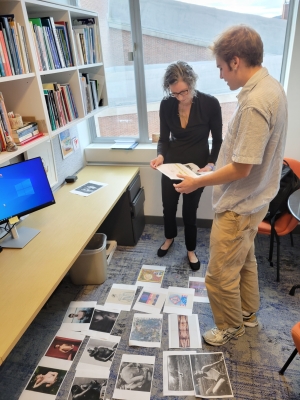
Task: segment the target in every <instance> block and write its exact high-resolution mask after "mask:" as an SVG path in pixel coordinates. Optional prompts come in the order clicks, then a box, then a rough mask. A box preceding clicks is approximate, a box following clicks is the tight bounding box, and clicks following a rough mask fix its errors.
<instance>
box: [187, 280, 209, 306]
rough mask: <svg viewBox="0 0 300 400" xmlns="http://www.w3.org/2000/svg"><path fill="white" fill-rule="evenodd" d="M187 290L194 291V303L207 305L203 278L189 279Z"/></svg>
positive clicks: (207, 300)
mask: <svg viewBox="0 0 300 400" xmlns="http://www.w3.org/2000/svg"><path fill="white" fill-rule="evenodd" d="M189 288H192V289H195V295H194V301H197V302H200V303H209V299H208V295H207V289H206V286H205V278H198V277H195V276H193V277H192V276H190V277H189Z"/></svg>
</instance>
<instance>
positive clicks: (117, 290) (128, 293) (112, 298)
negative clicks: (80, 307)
mask: <svg viewBox="0 0 300 400" xmlns="http://www.w3.org/2000/svg"><path fill="white" fill-rule="evenodd" d="M136 290H137V286H136V285H123V284H119V283H114V284H113V285H112V287H111V289H110V292H109V293H108V296H107V299H106V301H105V307H107V308H108V307H110V308H115V309H117V310H124V311H130V309H131V305H132V302H133V299H134V296H135V293H136Z"/></svg>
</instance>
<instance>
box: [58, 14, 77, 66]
mask: <svg viewBox="0 0 300 400" xmlns="http://www.w3.org/2000/svg"><path fill="white" fill-rule="evenodd" d="M54 23H55V27H56V28H60V27H62V28H63V30H64V37H65V41H66V46H67V49H68V55H69V61H70V65H69V67H73V66H74V61H73V56H72V48H71V43H70V37H69V29H68V22H66V21H54Z"/></svg>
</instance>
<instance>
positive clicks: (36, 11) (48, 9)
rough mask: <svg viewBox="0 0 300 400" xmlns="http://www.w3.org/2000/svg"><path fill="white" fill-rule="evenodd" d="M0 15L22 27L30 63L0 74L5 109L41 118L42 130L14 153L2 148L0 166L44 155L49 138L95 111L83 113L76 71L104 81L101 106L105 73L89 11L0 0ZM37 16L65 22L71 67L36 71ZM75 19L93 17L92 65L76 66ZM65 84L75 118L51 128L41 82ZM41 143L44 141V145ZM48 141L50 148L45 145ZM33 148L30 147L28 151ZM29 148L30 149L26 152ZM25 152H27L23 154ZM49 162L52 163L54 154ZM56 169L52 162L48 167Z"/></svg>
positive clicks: (104, 103) (24, 0)
mask: <svg viewBox="0 0 300 400" xmlns="http://www.w3.org/2000/svg"><path fill="white" fill-rule="evenodd" d="M0 14H2V15H4V14H14V15H15V20H16V21H17V22H18V23H19V24H20V25H22V26H24V28H25V36H26V41H27V47H28V53H29V60H30V65H31V70H32V72H31V73H28V74H23V75H13V76H8V77H0V91H1V92H2V93H3V97H4V101H5V105H6V109H7V111H8V112H9V111H14V112H15V113H18V114H20V115H22V116H31V117H34V118H35V119H36V120H42V121H44V127H45V131H44V132H43V133H44V135H45V136H44V137H41V138H38V139H36V140H34V141H33V142H30V143H28V144H27V145H25V146H20V147H18V150H17V151H15V152H7V151H3V152H1V153H0V165H1V164H4V163H7V162H9V160H10V159H12V158H14V157H15V156H17V155H19V154H22V153H25V154H24V156H25V158H28V157H29V158H30V156H31V153H32V154H35V156H36V155H38V154H39V148H40V152H41V155H42V154H45V146H46V147H47V154H48V155H49V148H53V146H52V143H51V141H52V140H53V139H54V138H55V136H56V135H58V134H59V133H60V132H63V131H65V130H67V129H69V128H71V127H73V126H74V125H76V124H78V123H80V122H82V121H83V120H84V119H86V118H89V117H90V116H92V115H94V114H95V113H97V112H99V110H101V108H102V107H99V108H98V109H96V110H93V111H92V112H90V113H86V112H85V108H84V100H83V96H82V89H81V83H80V75H79V74H80V73H81V72H84V73H90V74H92V75H98V76H102V77H103V80H104V85H103V90H102V94H101V98H102V99H103V100H102V106H103V108H104V107H105V106H107V104H108V103H107V90H106V83H105V72H104V65H103V58H102V52H101V39H100V29H99V20H98V15H97V14H96V13H94V12H93V11H88V10H83V9H79V8H76V7H72V6H65V5H58V4H53V3H47V2H42V1H38V0H17V1H7V0H0ZM37 17H53V19H54V21H66V22H67V23H68V33H69V39H70V45H71V49H72V57H73V62H74V66H73V67H67V68H61V69H55V70H47V71H40V70H39V64H38V60H37V56H36V49H35V43H34V38H33V35H32V30H31V27H30V24H29V18H37ZM79 18H94V19H95V21H96V26H95V33H96V35H97V36H98V42H99V45H100V62H97V63H95V64H85V65H80V64H79V63H78V60H77V58H76V51H75V47H76V44H75V37H74V35H73V31H72V21H73V20H74V19H79ZM51 82H57V83H68V84H69V85H70V87H71V90H72V93H73V97H74V100H75V104H76V107H77V111H78V118H76V119H75V120H73V121H71V122H70V123H68V124H67V125H65V126H63V127H59V128H58V129H55V130H52V128H51V123H50V118H49V115H48V110H47V105H46V101H45V98H44V93H43V86H42V85H43V83H51ZM45 142H47V143H48V144H47V145H45ZM49 143H50V147H49ZM32 149H34V150H32ZM30 150H31V151H30ZM27 151H28V154H27ZM52 158H53V163H54V157H52ZM51 170H52V171H56V167H55V165H54V166H53V168H51ZM51 180H52V181H51V185H52V186H53V185H54V184H55V183H56V180H55V179H54V178H53V176H52V178H51Z"/></svg>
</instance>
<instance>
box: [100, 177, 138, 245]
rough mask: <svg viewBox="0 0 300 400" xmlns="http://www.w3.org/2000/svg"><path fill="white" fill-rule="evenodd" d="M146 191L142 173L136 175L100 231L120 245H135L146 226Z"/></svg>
mask: <svg viewBox="0 0 300 400" xmlns="http://www.w3.org/2000/svg"><path fill="white" fill-rule="evenodd" d="M144 202H145V192H144V188H142V187H141V178H140V175H139V174H138V175H136V176H135V178H134V179H133V181H132V182H131V184H130V185H129V186H128V188H127V190H126V192H125V193H123V195H122V196H121V198H120V199H119V201H118V202H117V204H116V205H115V206H114V208H113V209H112V210H111V212H110V213H109V215H108V216H107V217H106V219H105V221H104V222H103V223H102V225H101V226H100V228H99V229H98V232H100V233H105V234H106V236H107V238H108V239H109V240H115V241H116V242H117V244H118V245H120V246H135V245H136V244H137V242H138V240H139V238H140V237H141V234H142V233H143V230H144V227H145V215H144Z"/></svg>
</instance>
